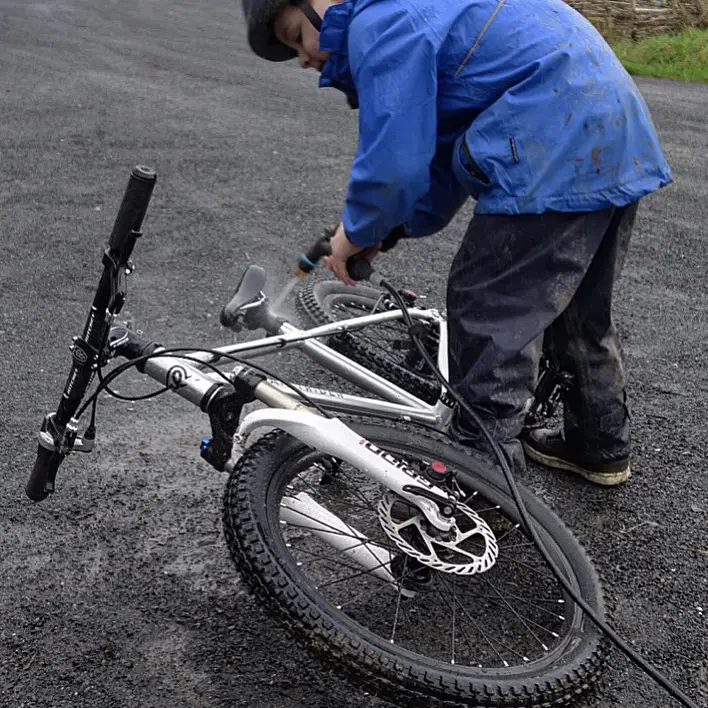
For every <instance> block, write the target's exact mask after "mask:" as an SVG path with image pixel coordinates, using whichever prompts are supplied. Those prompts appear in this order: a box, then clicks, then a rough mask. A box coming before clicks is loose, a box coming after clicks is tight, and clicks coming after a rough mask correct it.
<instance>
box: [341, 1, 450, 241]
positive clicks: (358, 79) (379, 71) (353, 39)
mask: <svg viewBox="0 0 708 708" xmlns="http://www.w3.org/2000/svg"><path fill="white" fill-rule="evenodd" d="M437 44H438V43H437V41H436V38H435V37H434V36H432V35H431V30H430V29H429V27H428V25H426V24H425V23H424V22H423V21H422V20H419V19H418V18H415V17H413V16H412V15H411V14H409V12H407V11H406V10H405V9H404V8H403V7H400V6H398V5H397V4H395V3H378V4H377V3H375V4H373V5H370V6H368V7H367V8H365V9H364V10H363V11H362V12H361V14H359V15H358V16H357V17H356V18H355V19H354V20H353V22H352V25H351V27H350V34H349V59H350V65H351V69H352V75H353V78H354V82H355V84H356V88H357V93H358V95H359V144H358V148H357V152H356V156H355V158H354V162H353V164H352V170H351V179H350V183H349V188H348V192H347V199H346V203H345V206H344V212H343V215H342V221H343V224H344V230H345V232H346V234H347V237H348V238H349V240H350V241H352V243H355V244H357V245H359V246H370V245H373V244H376V243H379V242H380V241H382V240H383V239H384V238H385V237H386V235H387V234H388V233H389V232H390V231H391V230H392V229H393V228H394V227H395V226H397V225H399V224H402V223H405V222H407V221H408V220H409V219H410V218H411V216H412V215H413V213H414V208H415V205H416V204H418V203H419V202H420V201H421V199H423V198H424V197H425V195H427V194H428V193H429V190H430V174H431V162H432V161H433V158H434V156H435V152H436V139H437V56H436V55H437Z"/></svg>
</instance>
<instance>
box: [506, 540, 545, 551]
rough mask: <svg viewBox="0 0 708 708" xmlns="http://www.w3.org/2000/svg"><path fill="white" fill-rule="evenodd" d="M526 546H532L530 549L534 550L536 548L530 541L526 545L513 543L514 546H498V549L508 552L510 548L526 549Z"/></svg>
mask: <svg viewBox="0 0 708 708" xmlns="http://www.w3.org/2000/svg"><path fill="white" fill-rule="evenodd" d="M497 545H499V541H498V540H497ZM528 546H532V547H534V548H535V547H536V544H535V543H531V541H529V542H528V543H514V544H512V545H511V546H499V548H500V549H503V550H505V551H508V550H510V549H512V548H527V547H528Z"/></svg>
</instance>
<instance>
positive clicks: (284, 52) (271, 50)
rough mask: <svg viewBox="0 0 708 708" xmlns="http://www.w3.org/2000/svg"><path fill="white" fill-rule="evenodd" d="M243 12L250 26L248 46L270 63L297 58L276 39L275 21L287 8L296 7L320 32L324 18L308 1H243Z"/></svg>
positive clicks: (295, 53)
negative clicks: (289, 6) (288, 6)
mask: <svg viewBox="0 0 708 708" xmlns="http://www.w3.org/2000/svg"><path fill="white" fill-rule="evenodd" d="M242 2H243V12H244V14H245V15H246V23H247V24H248V44H249V45H250V47H251V49H252V50H253V51H254V52H255V53H256V54H257V55H258V56H259V57H262V58H263V59H268V60H269V61H287V60H288V59H293V58H294V57H296V56H297V52H296V51H295V50H294V49H291V48H290V47H288V46H286V45H285V44H283V43H282V42H280V41H279V40H278V39H276V37H275V31H274V29H273V21H274V20H275V17H276V15H277V14H278V13H279V12H280V11H281V10H282V9H283V8H284V7H285V6H286V5H295V6H296V7H299V8H300V9H301V10H302V11H303V12H304V13H305V15H306V17H307V19H309V20H310V22H311V23H312V24H313V26H314V27H315V29H316V30H317V31H318V32H319V30H320V28H321V27H322V18H321V17H320V16H319V15H318V14H317V13H316V12H315V11H314V10H313V9H312V6H311V5H310V3H309V2H307V0H295V1H293V0H242Z"/></svg>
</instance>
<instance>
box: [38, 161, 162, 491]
mask: <svg viewBox="0 0 708 708" xmlns="http://www.w3.org/2000/svg"><path fill="white" fill-rule="evenodd" d="M156 180H157V175H156V174H155V172H154V171H153V170H152V169H151V168H149V167H144V166H142V165H138V166H137V167H134V168H133V170H132V172H131V174H130V179H129V180H128V186H127V188H126V191H125V195H124V196H123V201H122V202H121V205H120V208H119V209H118V215H117V217H116V220H115V223H114V225H113V231H112V232H111V236H110V238H109V241H108V248H107V249H106V250H105V252H104V256H103V274H102V275H101V279H100V281H99V284H98V287H97V288H96V294H95V296H94V299H93V304H92V307H91V311H90V312H89V315H88V317H87V319H86V324H85V326H84V330H83V334H82V336H81V337H76V338H75V339H74V343H73V345H72V347H71V351H72V365H71V371H70V373H69V377H68V378H67V381H66V385H65V386H64V393H63V395H62V397H61V400H60V402H59V406H58V407H57V411H56V413H50V414H48V415H47V416H46V417H45V418H44V421H43V422H42V427H41V429H40V431H39V448H38V450H37V457H36V460H35V463H34V467H33V468H32V472H31V474H30V477H29V480H28V482H27V486H26V487H25V493H26V494H27V496H28V497H29V498H30V499H32V500H33V501H41V500H42V499H46V497H47V496H48V495H49V494H50V493H51V492H53V491H54V478H55V476H56V473H57V470H58V469H59V465H60V464H61V462H62V460H63V459H64V457H65V455H66V454H68V452H70V451H71V449H72V447H73V444H74V441H75V439H76V424H77V421H75V420H73V417H74V415H75V414H76V411H77V410H78V408H79V406H80V405H81V402H82V400H83V398H84V396H85V395H86V391H87V390H88V387H89V386H90V385H91V381H92V380H93V377H94V374H95V372H96V370H97V369H98V367H99V366H101V364H102V363H103V357H104V351H105V347H106V341H107V339H108V332H109V330H110V326H111V322H112V321H113V318H114V317H115V315H116V314H118V312H120V310H121V308H122V306H123V303H124V302H125V277H126V274H127V272H128V269H129V259H130V255H131V253H132V251H133V247H134V246H135V242H136V240H137V239H138V238H139V237H140V236H141V232H140V229H141V227H142V223H143V219H144V218H145V213H146V212H147V208H148V205H149V204H150V198H151V196H152V190H153V188H154V186H155V182H156ZM70 423H71V424H72V425H71V426H69V424H70ZM67 429H68V431H67Z"/></svg>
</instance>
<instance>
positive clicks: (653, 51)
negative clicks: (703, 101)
mask: <svg viewBox="0 0 708 708" xmlns="http://www.w3.org/2000/svg"><path fill="white" fill-rule="evenodd" d="M612 48H613V49H614V51H615V54H617V56H618V57H619V58H620V60H621V61H622V64H624V67H625V69H627V71H628V72H629V73H630V74H638V75H641V76H658V77H661V78H664V79H682V80H683V81H701V82H706V83H708V30H705V29H685V30H683V32H681V33H680V34H675V35H667V34H664V35H657V36H655V37H647V38H646V39H643V40H642V41H641V42H630V41H620V42H616V43H614V44H613V46H612Z"/></svg>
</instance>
